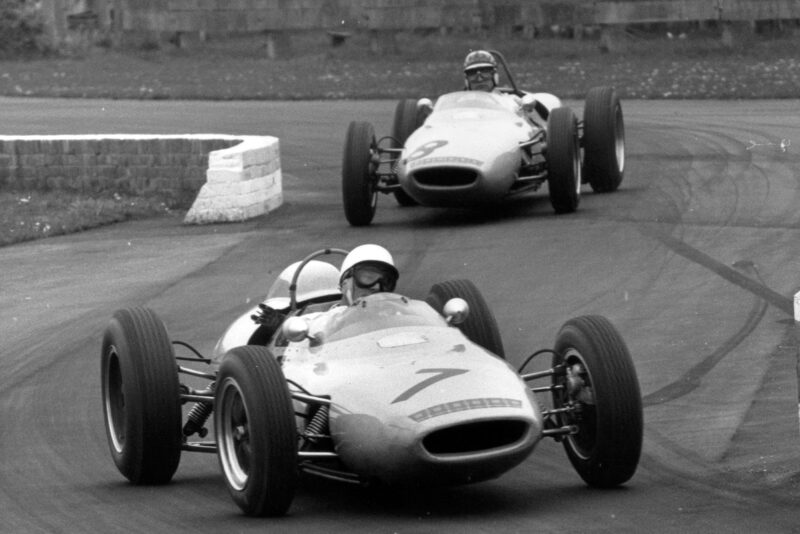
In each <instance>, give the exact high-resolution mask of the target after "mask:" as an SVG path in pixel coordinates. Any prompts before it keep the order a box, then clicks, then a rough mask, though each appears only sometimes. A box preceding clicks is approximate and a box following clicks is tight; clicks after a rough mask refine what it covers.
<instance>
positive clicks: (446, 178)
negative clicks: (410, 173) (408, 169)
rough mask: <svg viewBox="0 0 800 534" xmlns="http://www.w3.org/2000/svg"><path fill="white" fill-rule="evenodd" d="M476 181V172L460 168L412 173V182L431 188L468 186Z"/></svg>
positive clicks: (422, 170)
mask: <svg viewBox="0 0 800 534" xmlns="http://www.w3.org/2000/svg"><path fill="white" fill-rule="evenodd" d="M477 179H478V173H477V171H474V170H471V169H464V168H462V167H437V168H435V169H421V170H419V171H417V172H415V173H414V180H416V181H417V183H418V184H420V185H428V186H433V187H454V186H464V185H470V184H473V183H475V181H476V180H477Z"/></svg>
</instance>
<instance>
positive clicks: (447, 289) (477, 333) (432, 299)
mask: <svg viewBox="0 0 800 534" xmlns="http://www.w3.org/2000/svg"><path fill="white" fill-rule="evenodd" d="M452 298H462V299H464V300H466V301H467V304H469V315H468V316H467V320H466V321H464V322H463V323H461V324H460V325H458V328H460V329H461V331H462V332H463V333H464V335H465V336H467V337H468V338H469V339H470V341H472V342H473V343H477V344H478V345H480V346H481V347H483V348H484V349H486V350H488V351H489V352H491V353H493V354H494V355H496V356H497V357H498V358H500V359H505V351H504V350H503V340H502V338H501V337H500V329H499V328H498V327H497V320H496V319H495V317H494V314H493V313H492V310H491V308H489V304H487V303H486V300H485V299H484V298H483V295H482V294H481V292H480V291H479V290H478V288H477V287H475V284H473V283H472V282H471V281H470V280H449V281H447V282H439V283H436V284H434V285H433V287H431V290H430V292H429V293H428V297H427V298H426V299H425V302H427V303H428V304H429V305H430V306H431V307H432V308H433V309H435V310H436V311H438V312H439V313H442V310H443V309H444V305H445V304H446V303H447V301H448V300H450V299H452Z"/></svg>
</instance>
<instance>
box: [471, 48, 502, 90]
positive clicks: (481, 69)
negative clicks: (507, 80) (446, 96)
mask: <svg viewBox="0 0 800 534" xmlns="http://www.w3.org/2000/svg"><path fill="white" fill-rule="evenodd" d="M464 80H465V81H466V85H467V89H469V90H470V91H491V90H492V89H494V88H495V87H497V84H498V83H499V79H498V75H497V60H496V59H495V58H494V56H493V55H492V53H491V52H487V51H486V50H475V51H472V52H470V53H469V54H467V57H466V58H464Z"/></svg>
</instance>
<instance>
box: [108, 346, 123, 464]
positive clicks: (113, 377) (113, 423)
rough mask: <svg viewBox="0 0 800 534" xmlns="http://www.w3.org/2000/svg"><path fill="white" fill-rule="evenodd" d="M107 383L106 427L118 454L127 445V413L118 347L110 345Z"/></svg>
mask: <svg viewBox="0 0 800 534" xmlns="http://www.w3.org/2000/svg"><path fill="white" fill-rule="evenodd" d="M107 359H108V363H107V366H108V367H107V370H106V383H105V393H106V394H105V399H104V401H105V408H106V429H107V430H108V435H109V437H110V438H111V445H112V446H113V447H114V450H115V451H116V452H117V454H121V453H122V450H123V448H124V447H125V437H126V436H125V428H126V426H127V425H126V422H127V414H126V411H125V393H124V392H123V382H122V372H121V370H120V365H119V355H118V354H117V348H116V347H114V346H111V347H109V349H108V355H107Z"/></svg>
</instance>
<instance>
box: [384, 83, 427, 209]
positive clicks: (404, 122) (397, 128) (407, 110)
mask: <svg viewBox="0 0 800 534" xmlns="http://www.w3.org/2000/svg"><path fill="white" fill-rule="evenodd" d="M423 122H425V117H423V116H422V115H421V114H420V113H419V111H418V109H417V100H415V99H413V98H406V99H403V100H401V101H400V102H398V103H397V107H396V108H395V110H394V121H393V122H392V148H403V146H404V145H405V144H406V139H408V136H409V135H411V134H412V133H414V131H415V130H416V129H417V128H419V127H420V126H421V125H422V123H423ZM394 198H395V200H397V203H398V204H400V205H401V206H405V207H408V206H416V205H417V201H416V200H414V199H413V198H411V196H410V195H409V194H408V193H406V192H405V191H403V190H402V189H398V190H396V191H395V192H394Z"/></svg>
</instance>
